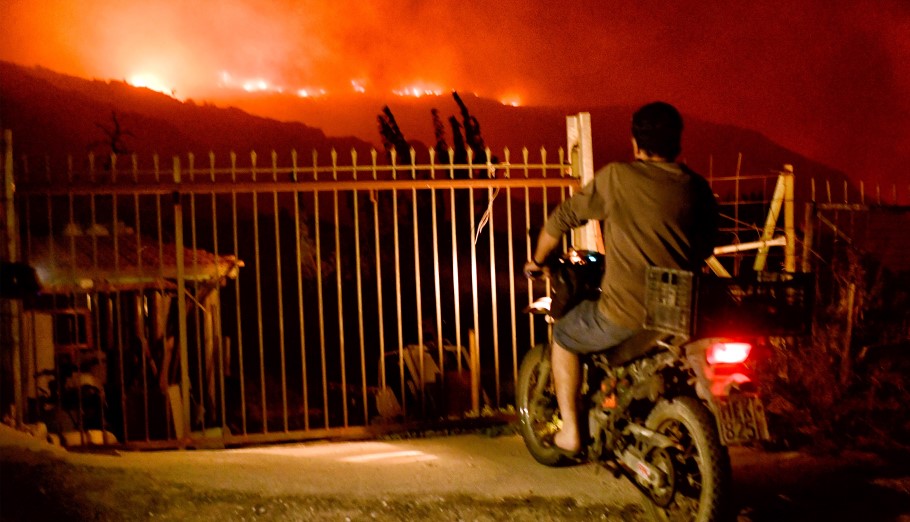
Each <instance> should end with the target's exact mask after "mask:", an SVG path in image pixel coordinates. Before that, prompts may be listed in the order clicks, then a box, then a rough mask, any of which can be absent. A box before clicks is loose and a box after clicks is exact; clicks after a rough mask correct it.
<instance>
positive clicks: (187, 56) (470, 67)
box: [0, 0, 910, 182]
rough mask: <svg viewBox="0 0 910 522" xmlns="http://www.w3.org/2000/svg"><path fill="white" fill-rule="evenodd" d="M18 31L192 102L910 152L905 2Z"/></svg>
mask: <svg viewBox="0 0 910 522" xmlns="http://www.w3.org/2000/svg"><path fill="white" fill-rule="evenodd" d="M3 26H4V30H3V31H2V32H0V59H2V60H8V61H13V62H16V63H20V64H23V65H41V66H44V67H47V68H50V69H53V70H55V71H59V72H63V73H68V74H74V75H77V76H83V77H88V78H103V79H123V80H127V81H133V83H135V84H140V83H145V84H146V86H148V87H149V88H153V89H156V90H161V91H163V92H166V93H170V94H175V95H176V97H178V98H180V99H188V98H194V99H204V100H211V101H215V102H216V103H217V102H218V100H219V97H222V96H223V93H224V92H225V90H229V91H232V92H233V91H239V92H241V93H242V92H243V91H246V93H248V94H250V95H253V94H257V93H263V92H265V93H285V94H287V93H292V94H296V95H297V96H299V97H301V98H318V97H322V96H326V95H329V96H333V95H336V94H337V95H348V96H352V95H367V96H375V97H377V98H382V97H388V96H392V95H393V93H395V92H398V93H399V94H405V93H407V94H408V95H410V96H414V95H420V96H426V95H428V94H435V93H437V92H441V93H443V94H444V93H447V92H449V91H450V90H452V89H455V90H458V91H460V92H474V93H477V94H478V95H479V96H482V97H486V98H490V99H496V100H500V101H501V102H502V103H505V104H509V105H530V104H537V105H540V104H548V105H560V106H561V107H565V108H566V109H567V111H568V112H572V111H574V110H585V109H586V108H590V107H591V106H597V105H600V106H604V105H625V106H632V105H637V104H639V103H641V102H645V101H650V100H654V99H665V100H668V101H671V102H673V103H675V104H676V105H678V106H679V107H680V109H681V110H682V111H683V112H684V113H688V114H693V115H698V116H700V117H702V118H705V119H709V120H712V121H715V122H718V123H729V124H733V125H737V126H740V127H745V128H750V129H754V130H756V131H758V132H761V133H763V134H765V135H767V136H768V137H769V138H771V139H773V140H775V141H776V142H778V143H780V144H782V145H783V146H786V147H788V148H791V149H793V150H795V151H797V152H800V153H803V154H805V155H807V156H810V157H812V158H814V159H816V160H819V161H822V162H824V163H826V164H828V165H831V166H833V167H835V168H840V169H844V170H845V171H847V172H848V173H851V174H852V175H854V176H855V177H858V178H866V179H869V180H873V181H874V180H882V181H888V180H889V179H891V178H893V179H895V180H897V179H900V178H898V177H897V173H899V172H903V170H904V169H905V166H906V164H907V163H908V162H910V123H907V122H910V97H908V96H907V93H908V92H910V62H908V60H906V56H908V55H910V4H908V3H907V2H906V1H905V0H880V1H879V2H876V3H875V9H870V8H869V4H868V2H865V1H864V0H845V1H844V2H837V3H836V4H832V3H830V2H828V1H825V0H806V1H803V2H771V3H767V2H765V3H754V2H744V3H731V4H725V5H724V6H722V7H717V6H714V5H710V4H709V3H704V2H697V1H695V0H688V1H684V2H674V3H670V4H667V3H657V4H655V3H651V2H644V3H642V2H640V1H636V0H619V1H618V2H611V3H609V4H606V3H602V2H593V3H591V2H582V3H570V4H567V5H559V6H556V5H554V4H552V3H549V2H542V1H533V0H532V1H528V0H502V1H500V2H495V3H480V2H476V3H471V2H464V1H463V0H436V1H434V2H400V1H393V0H375V1H370V2H363V1H360V0H333V1H331V2H329V1H325V0H261V1H259V0H257V1H253V0H222V1H215V0H199V1H196V2H183V1H178V0H162V1H155V2H139V1H132V2H131V1H125V0H83V1H80V2H72V1H70V0H45V1H42V2H32V1H28V0H7V1H6V2H5V3H4V8H3ZM795 28H798V29H795ZM706 35H710V37H706ZM225 72H226V73H227V74H228V75H229V77H230V79H231V82H225V81H224V74H225ZM134 75H143V77H145V78H147V79H146V80H144V81H136V80H131V78H133V76H134ZM148 78H154V79H155V80H154V82H153V81H151V80H148ZM518 91H520V93H519V92H518ZM230 96H233V95H232V94H231V95H229V96H228V97H230ZM901 182H903V181H901Z"/></svg>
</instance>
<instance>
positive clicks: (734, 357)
mask: <svg viewBox="0 0 910 522" xmlns="http://www.w3.org/2000/svg"><path fill="white" fill-rule="evenodd" d="M751 351H752V345H751V344H749V343H742V342H722V343H715V344H713V345H711V347H710V348H708V352H707V353H706V354H705V355H706V356H707V357H708V363H710V364H739V363H741V362H743V361H745V360H746V359H748V358H749V352H751Z"/></svg>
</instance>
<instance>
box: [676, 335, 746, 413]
mask: <svg viewBox="0 0 910 522" xmlns="http://www.w3.org/2000/svg"><path fill="white" fill-rule="evenodd" d="M729 340H730V339H726V338H718V337H712V338H707V339H699V340H697V341H695V342H693V343H690V344H688V345H686V347H685V350H686V351H685V354H686V362H687V363H688V364H689V367H691V368H692V371H693V372H694V373H695V377H696V382H695V390H696V392H697V393H698V396H699V397H700V398H701V399H702V400H704V401H706V402H707V403H708V404H709V405H710V406H711V408H712V410H716V407H715V406H716V403H717V401H718V399H723V398H726V397H729V395H730V393H731V392H734V391H737V390H741V389H743V388H748V387H749V383H751V382H752V378H751V376H750V375H749V371H748V370H747V369H746V368H745V366H743V365H742V364H715V365H712V364H709V363H708V359H707V357H706V353H707V350H708V348H709V347H710V346H712V345H714V344H715V343H718V342H723V341H729Z"/></svg>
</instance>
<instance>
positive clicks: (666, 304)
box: [645, 267, 693, 335]
mask: <svg viewBox="0 0 910 522" xmlns="http://www.w3.org/2000/svg"><path fill="white" fill-rule="evenodd" d="M692 282H693V276H692V272H687V271H685V270H676V269H672V268H660V267H648V272H647V282H646V285H647V286H646V288H645V310H646V311H647V315H646V316H645V328H648V329H651V330H659V331H662V332H669V333H673V334H678V335H689V334H690V330H691V320H692Z"/></svg>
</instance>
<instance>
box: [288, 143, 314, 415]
mask: <svg viewBox="0 0 910 522" xmlns="http://www.w3.org/2000/svg"><path fill="white" fill-rule="evenodd" d="M291 169H292V170H291V179H292V180H293V181H294V182H295V183H297V182H299V181H300V179H299V174H298V172H297V151H296V150H292V151H291ZM293 194H294V248H295V250H296V261H297V320H298V322H299V335H300V382H301V385H300V386H301V393H302V394H303V395H302V398H303V429H304V430H309V429H310V395H309V391H308V390H307V364H306V332H305V329H304V317H305V315H304V309H303V267H302V256H301V254H300V190H298V189H297V188H295V189H294V192H293Z"/></svg>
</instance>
